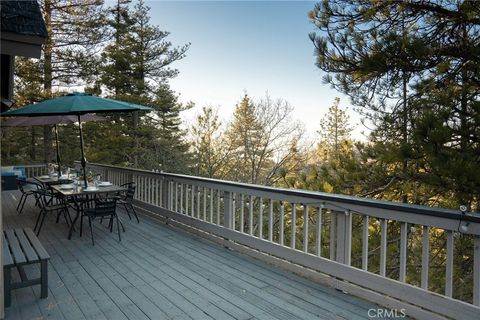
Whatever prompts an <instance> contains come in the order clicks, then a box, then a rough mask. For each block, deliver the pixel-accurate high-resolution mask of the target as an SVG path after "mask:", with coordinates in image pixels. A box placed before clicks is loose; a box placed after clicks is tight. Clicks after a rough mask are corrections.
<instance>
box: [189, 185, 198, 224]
mask: <svg viewBox="0 0 480 320" xmlns="http://www.w3.org/2000/svg"><path fill="white" fill-rule="evenodd" d="M191 191H192V200H191V202H192V203H191V205H190V209H191V211H190V216H192V217H196V216H197V213H195V185H193V184H192V189H191Z"/></svg>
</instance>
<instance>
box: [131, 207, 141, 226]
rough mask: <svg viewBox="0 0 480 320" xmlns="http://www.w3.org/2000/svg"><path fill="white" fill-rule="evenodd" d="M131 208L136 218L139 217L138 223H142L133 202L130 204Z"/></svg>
mask: <svg viewBox="0 0 480 320" xmlns="http://www.w3.org/2000/svg"><path fill="white" fill-rule="evenodd" d="M129 206H130V208H131V209H132V211H133V214H134V215H135V218H137V223H140V220H138V216H137V212H136V211H135V208H134V207H133V204H131V203H130V204H129Z"/></svg>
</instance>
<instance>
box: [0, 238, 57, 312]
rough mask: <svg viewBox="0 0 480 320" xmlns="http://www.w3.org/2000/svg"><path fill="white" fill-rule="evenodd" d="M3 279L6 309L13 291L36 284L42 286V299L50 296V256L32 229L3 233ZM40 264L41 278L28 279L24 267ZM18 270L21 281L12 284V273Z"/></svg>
mask: <svg viewBox="0 0 480 320" xmlns="http://www.w3.org/2000/svg"><path fill="white" fill-rule="evenodd" d="M2 236H3V277H4V283H5V285H4V293H5V307H9V306H10V304H11V300H12V299H11V297H12V290H14V289H18V288H25V287H29V286H33V285H36V284H40V285H41V297H42V298H46V297H47V296H48V260H49V259H50V256H49V255H48V253H47V251H46V250H45V248H44V247H43V246H42V244H41V243H40V241H39V240H38V238H37V236H36V235H35V234H34V233H33V231H32V229H30V228H25V229H15V230H12V229H10V230H4V231H3V234H2ZM34 263H39V264H40V278H36V279H28V278H27V275H26V274H25V271H24V269H23V267H24V266H25V265H29V264H34ZM13 268H17V269H18V273H19V274H20V279H21V281H19V282H12V275H11V271H12V269H13Z"/></svg>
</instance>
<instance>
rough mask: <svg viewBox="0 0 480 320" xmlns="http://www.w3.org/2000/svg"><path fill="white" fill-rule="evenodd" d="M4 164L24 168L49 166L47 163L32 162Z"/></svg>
mask: <svg viewBox="0 0 480 320" xmlns="http://www.w3.org/2000/svg"><path fill="white" fill-rule="evenodd" d="M2 166H14V167H23V168H39V167H45V166H47V164H46V163H30V164H4V163H2Z"/></svg>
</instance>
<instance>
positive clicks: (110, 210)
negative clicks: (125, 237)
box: [95, 198, 117, 217]
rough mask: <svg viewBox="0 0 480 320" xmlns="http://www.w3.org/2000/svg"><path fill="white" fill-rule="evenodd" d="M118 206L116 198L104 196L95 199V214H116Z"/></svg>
mask: <svg viewBox="0 0 480 320" xmlns="http://www.w3.org/2000/svg"><path fill="white" fill-rule="evenodd" d="M116 208H117V199H116V198H106V199H105V198H104V199H97V200H95V215H96V216H100V217H101V216H110V215H113V214H115V210H116Z"/></svg>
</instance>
